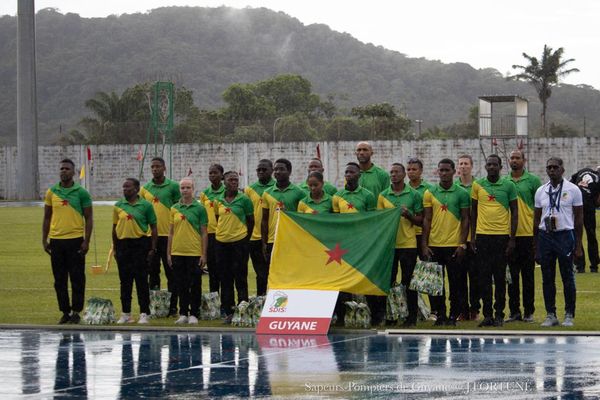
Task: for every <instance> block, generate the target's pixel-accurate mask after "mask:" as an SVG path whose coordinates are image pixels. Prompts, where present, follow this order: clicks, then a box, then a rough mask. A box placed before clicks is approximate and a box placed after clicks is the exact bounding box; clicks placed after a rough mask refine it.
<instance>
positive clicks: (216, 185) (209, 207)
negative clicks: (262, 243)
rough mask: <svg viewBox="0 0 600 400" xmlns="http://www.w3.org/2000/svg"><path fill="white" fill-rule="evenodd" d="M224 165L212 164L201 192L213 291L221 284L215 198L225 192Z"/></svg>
mask: <svg viewBox="0 0 600 400" xmlns="http://www.w3.org/2000/svg"><path fill="white" fill-rule="evenodd" d="M224 171H225V170H224V169H223V166H222V165H221V164H212V165H211V166H210V167H209V168H208V180H209V181H210V185H208V187H207V188H206V189H204V190H203V191H202V193H200V203H202V204H203V205H204V208H206V214H207V215H208V227H207V232H208V250H207V253H206V254H207V256H208V259H207V260H206V263H207V265H208V288H209V290H210V291H211V292H218V291H219V289H220V287H221V285H220V277H219V275H220V272H219V269H218V267H217V258H216V255H215V231H216V229H217V219H216V218H215V209H214V200H215V199H216V198H217V197H219V196H220V195H222V194H223V192H224V191H225V186H224V185H223V172H224Z"/></svg>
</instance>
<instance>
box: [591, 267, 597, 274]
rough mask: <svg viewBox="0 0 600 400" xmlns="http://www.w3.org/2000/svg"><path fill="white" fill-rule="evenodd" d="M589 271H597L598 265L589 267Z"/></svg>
mask: <svg viewBox="0 0 600 400" xmlns="http://www.w3.org/2000/svg"><path fill="white" fill-rule="evenodd" d="M590 272H595V273H598V267H590Z"/></svg>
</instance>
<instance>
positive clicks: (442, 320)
mask: <svg viewBox="0 0 600 400" xmlns="http://www.w3.org/2000/svg"><path fill="white" fill-rule="evenodd" d="M447 321H448V320H447V319H446V318H444V317H439V318H438V319H436V320H435V322H434V323H433V326H445V325H446V322H447Z"/></svg>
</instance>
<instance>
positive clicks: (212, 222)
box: [200, 182, 225, 233]
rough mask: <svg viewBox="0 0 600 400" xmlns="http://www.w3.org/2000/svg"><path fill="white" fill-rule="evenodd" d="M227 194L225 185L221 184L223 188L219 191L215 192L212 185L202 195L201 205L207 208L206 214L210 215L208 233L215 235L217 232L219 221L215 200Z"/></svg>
mask: <svg viewBox="0 0 600 400" xmlns="http://www.w3.org/2000/svg"><path fill="white" fill-rule="evenodd" d="M224 192H225V185H224V184H223V183H222V182H221V186H219V188H218V189H217V190H214V189H213V187H212V185H209V186H208V187H207V188H206V189H204V190H203V191H202V192H201V193H200V203H202V204H203V205H204V208H206V214H207V215H208V227H207V228H206V230H207V232H208V233H215V232H216V231H217V219H216V218H215V205H214V203H213V202H214V200H215V199H216V198H217V197H219V196H220V195H222V194H223V193H224Z"/></svg>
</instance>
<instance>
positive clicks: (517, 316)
mask: <svg viewBox="0 0 600 400" xmlns="http://www.w3.org/2000/svg"><path fill="white" fill-rule="evenodd" d="M515 321H523V316H521V313H514V314H510V317H508V318H507V319H506V321H504V322H506V323H509V322H515Z"/></svg>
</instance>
